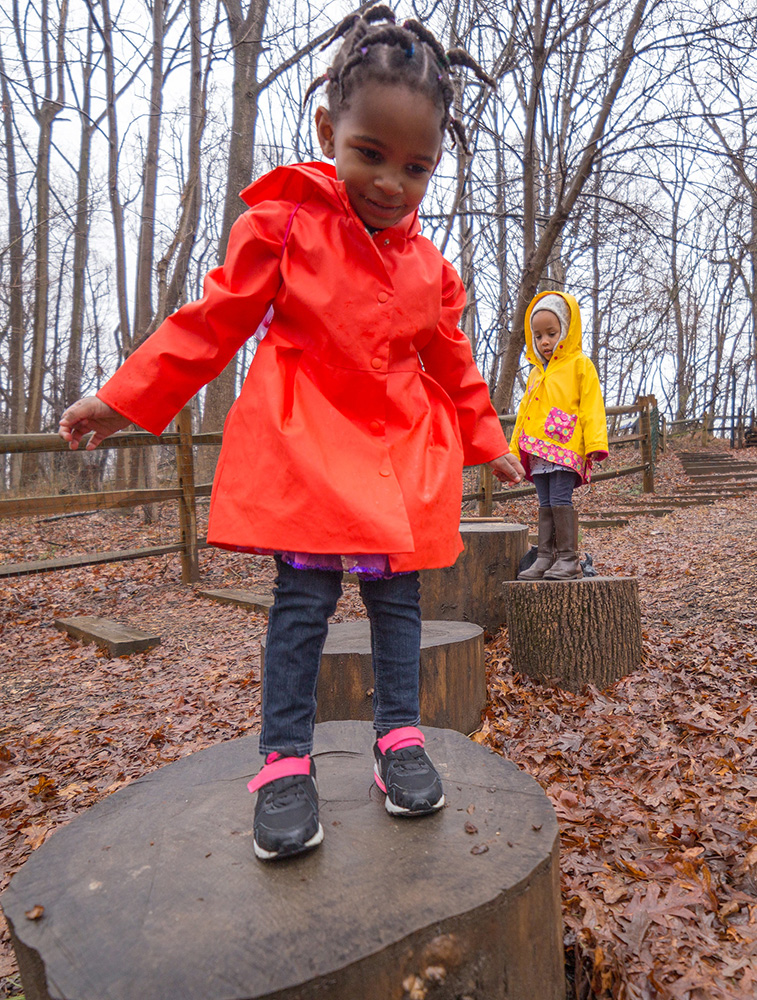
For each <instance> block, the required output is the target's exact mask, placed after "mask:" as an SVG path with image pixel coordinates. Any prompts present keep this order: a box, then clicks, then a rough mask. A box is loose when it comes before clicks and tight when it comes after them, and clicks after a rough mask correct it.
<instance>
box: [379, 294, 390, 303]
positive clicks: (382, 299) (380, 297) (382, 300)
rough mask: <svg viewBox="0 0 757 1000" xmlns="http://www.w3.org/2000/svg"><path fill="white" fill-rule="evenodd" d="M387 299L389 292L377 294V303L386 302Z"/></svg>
mask: <svg viewBox="0 0 757 1000" xmlns="http://www.w3.org/2000/svg"><path fill="white" fill-rule="evenodd" d="M388 298H389V292H379V293H378V300H379V302H386V301H387V299H388Z"/></svg>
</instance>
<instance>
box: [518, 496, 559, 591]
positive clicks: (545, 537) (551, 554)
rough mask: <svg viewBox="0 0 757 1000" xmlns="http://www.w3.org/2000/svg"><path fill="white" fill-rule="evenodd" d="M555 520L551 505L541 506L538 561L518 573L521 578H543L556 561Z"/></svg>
mask: <svg viewBox="0 0 757 1000" xmlns="http://www.w3.org/2000/svg"><path fill="white" fill-rule="evenodd" d="M555 555H556V553H555V522H554V521H553V519H552V508H551V507H540V508H539V548H538V549H537V551H536V562H535V563H534V564H533V566H529V567H528V569H524V570H523V571H522V572H521V573H518V579H519V580H541V578H542V577H543V576H544V574H545V572H546V571H547V570H548V569H549V567H550V566H551V565H552V563H553V562H554V561H555Z"/></svg>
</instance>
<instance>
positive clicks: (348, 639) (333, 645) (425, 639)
mask: <svg viewBox="0 0 757 1000" xmlns="http://www.w3.org/2000/svg"><path fill="white" fill-rule="evenodd" d="M482 633H483V629H482V628H481V626H480V625H475V624H474V623H473V622H447V621H424V622H422V623H421V649H428V648H429V647H431V646H445V645H449V644H450V643H454V642H464V641H466V640H467V639H473V638H474V637H475V636H477V635H481V634H482ZM263 645H265V642H263ZM323 652H324V655H327V656H328V655H341V654H343V653H358V654H361V655H368V656H369V655H370V653H371V626H370V622H369V621H368V619H367V618H361V619H360V620H359V621H354V622H336V623H333V624H331V625H329V630H328V635H327V637H326V643H325V645H324V647H323Z"/></svg>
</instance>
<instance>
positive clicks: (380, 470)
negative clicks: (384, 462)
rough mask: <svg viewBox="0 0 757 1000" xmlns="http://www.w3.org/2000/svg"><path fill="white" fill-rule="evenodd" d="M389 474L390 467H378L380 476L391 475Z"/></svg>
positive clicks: (390, 472) (390, 471)
mask: <svg viewBox="0 0 757 1000" xmlns="http://www.w3.org/2000/svg"><path fill="white" fill-rule="evenodd" d="M391 474H392V470H391V469H379V475H380V476H391Z"/></svg>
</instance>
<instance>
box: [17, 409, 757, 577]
mask: <svg viewBox="0 0 757 1000" xmlns="http://www.w3.org/2000/svg"><path fill="white" fill-rule="evenodd" d="M631 414H637V415H638V419H637V421H634V424H636V427H635V428H634V427H632V428H631V430H632V433H630V434H623V435H614V436H612V437H610V439H609V441H610V444H630V443H632V442H639V449H640V452H641V463H640V464H636V465H628V466H624V467H622V468H619V469H614V470H612V471H608V472H598V473H596V474H595V475H594V476H593V477H592V478H593V481H594V482H600V481H602V480H606V479H616V478H618V477H620V476H630V475H634V474H636V473H639V472H641V473H642V474H643V489H644V492H645V493H653V492H654V463H655V457H656V454H657V451H658V449H660V450H664V448H665V446H666V438H667V434H668V431H669V429H671V428H673V427H675V426H678V425H680V424H682V423H689V424H691V423H692V421H670V422H668V423H666V422H665V420H664V418H660V417H659V415H658V412H657V401H656V400H655V398H654V396H640V397H639V398H638V399H637V401H636V403H634V404H631V405H628V406H610V407H608V408H607V416H608V417H609V418H615V417H618V416H627V415H631ZM515 419H516V415H515V414H514V413H506V414H503V415H502V416H501V417H500V420H501V421H502V424H503V426H504V427H505V428H508V427H509V428H512V426H513V425H514V424H515ZM739 420H740V421H741V411H739ZM694 423H696V424H697V425H700V424H701V426H702V428H703V431H702V433H703V440H704V441H705V442H706V435H707V434H708V433H711V431H712V428H713V427H714V421H713V418H712V415H711V414H709V413H706V414H704V417H703V418H702V420H701V421H699V420H698V419H697V420H696V421H694ZM175 424H176V429H175V430H173V431H169V432H168V433H166V434H161V435H160V436H156V435H154V434H148V433H147V432H146V431H123V432H120V433H118V434H115V435H113V436H112V437H109V438H107V439H106V440H105V441H104V442H103V443H102V444H101V445H99V446H98V451H102V450H108V449H122V448H149V447H156V446H161V447H164V446H166V445H168V446H170V447H173V448H174V454H175V462H176V468H177V473H178V485H177V486H175V487H163V488H145V489H142V488H140V489H136V488H134V489H119V490H98V491H95V492H88V493H74V494H62V495H60V494H59V495H55V496H39V497H26V498H21V497H12V498H5V499H0V518H10V517H40V516H61V515H67V514H83V513H93V512H94V511H98V510H113V509H122V508H128V507H141V506H143V505H146V504H153V503H157V502H163V501H176V502H177V503H178V508H179V538H178V540H177V541H176V542H174V543H170V544H167V545H158V546H155V545H153V546H146V547H143V548H137V549H121V550H117V551H112V552H99V553H82V554H77V555H71V556H59V557H57V558H53V559H44V560H27V561H24V562H20V563H5V564H0V578H2V577H8V576H20V575H24V574H28V573H42V572H46V571H50V570H56V569H64V568H68V567H73V566H91V565H97V564H100V563H107V562H119V561H124V560H129V559H141V558H146V557H148V556H155V555H164V554H168V553H179V554H180V555H181V567H182V571H181V575H182V581H183V582H185V583H190V582H194V581H196V580H198V579H199V560H198V552H199V550H200V549H201V548H205V547H206V546H207V541H206V540H205V539H202V538H198V535H197V514H196V501H197V499H198V498H199V497H207V496H209V495H210V492H211V488H212V485H211V484H210V483H201V484H198V483H196V482H195V471H194V446H195V445H200V446H203V445H216V446H217V445H220V444H221V440H222V435H221V433H220V432H215V433H210V434H207V433H205V434H192V421H191V413H190V411H189V409H188V408H186V409H184V410H182V412H181V413H180V414H179V415H178V417H177V418H176V422H175ZM739 426H741V427H742V431H741V434H742V435H743V421H741V423H740V425H739ZM68 451H69V448H68V445H67V444H66V442H65V441H63V440H61V438H59V437H58V435H57V434H0V454H5V455H13V454H32V453H34V454H43V453H46V452H48V453H56V452H68ZM535 492H536V491H535V489H534V487H533V486H522V487H518V488H516V489H509V490H507V491H499V492H496V493H495V492H494V481H493V478H492V474H491V470H490V469H489V467H488V466H481V467H480V469H479V487H478V490H477V491H476V492H474V493H467V494H464V495H463V501H478V513H479V516H482V517H491V516H492V512H493V505H494V503H495V502H496V501H499V500H505V499H515V498H517V497H522V496H528V495H529V494H532V493H535Z"/></svg>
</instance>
